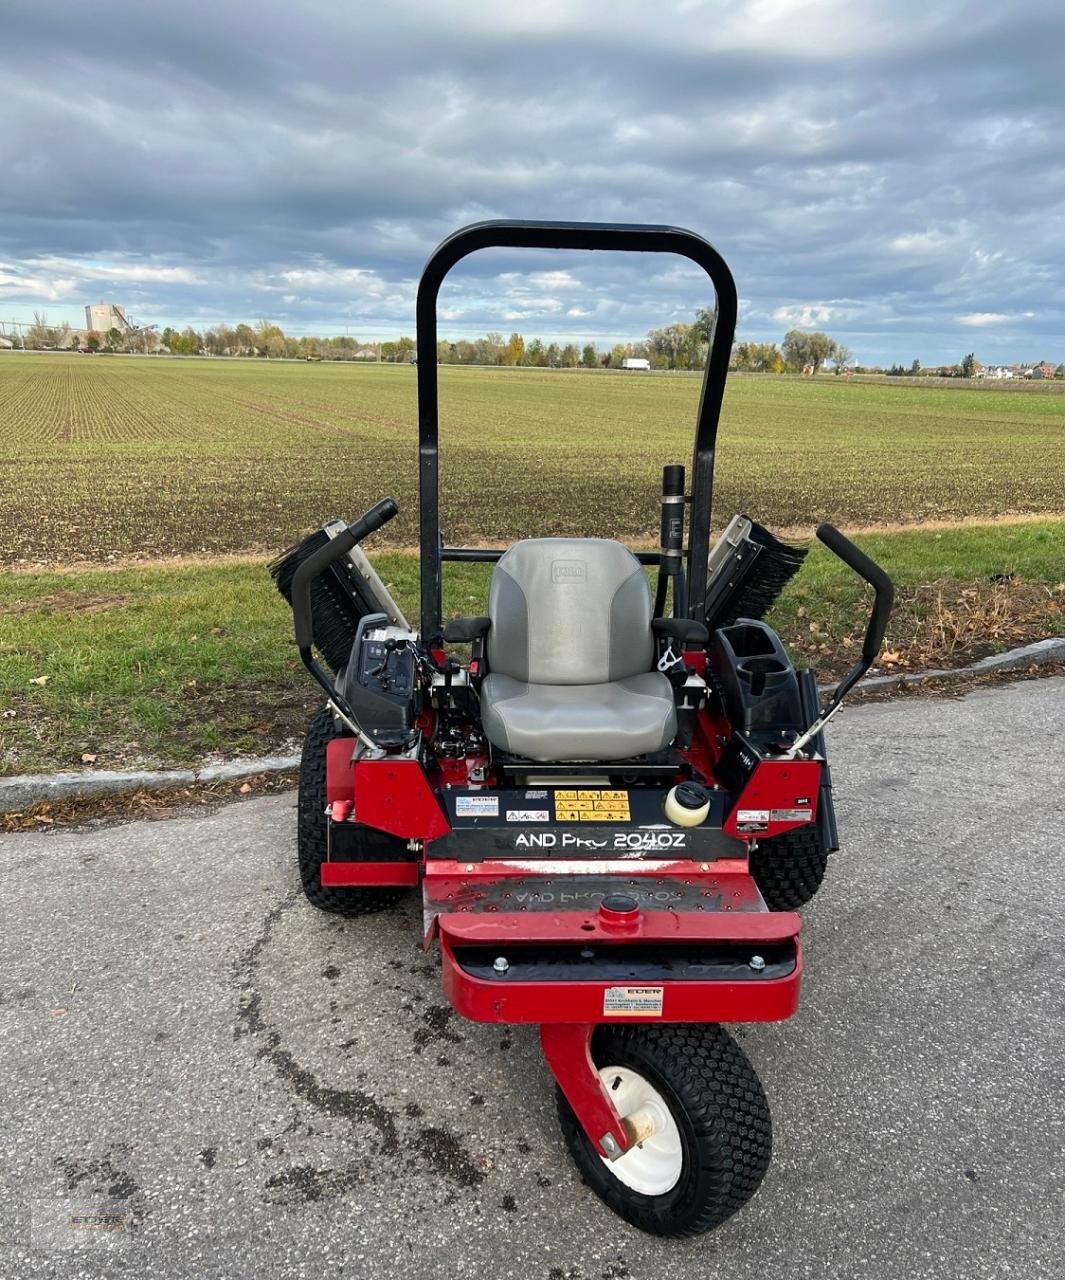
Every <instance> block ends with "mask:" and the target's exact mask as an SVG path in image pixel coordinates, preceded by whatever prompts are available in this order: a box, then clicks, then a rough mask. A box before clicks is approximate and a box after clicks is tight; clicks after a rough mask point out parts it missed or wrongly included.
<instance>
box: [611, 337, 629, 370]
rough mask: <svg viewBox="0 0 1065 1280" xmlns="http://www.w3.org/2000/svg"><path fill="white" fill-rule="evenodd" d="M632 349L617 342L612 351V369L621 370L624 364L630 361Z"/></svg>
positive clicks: (625, 344)
mask: <svg viewBox="0 0 1065 1280" xmlns="http://www.w3.org/2000/svg"><path fill="white" fill-rule="evenodd" d="M631 349H632V348H631V347H629V346H628V344H627V343H624V342H616V343H615V344H614V346H613V347H612V348H611V351H610V367H611V369H620V368H621V365H622V362H623V361H624V360H627V359H628V357H629V352H630V351H631Z"/></svg>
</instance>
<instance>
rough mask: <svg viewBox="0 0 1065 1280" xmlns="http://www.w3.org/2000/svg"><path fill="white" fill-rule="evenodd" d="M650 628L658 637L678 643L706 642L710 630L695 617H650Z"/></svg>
mask: <svg viewBox="0 0 1065 1280" xmlns="http://www.w3.org/2000/svg"><path fill="white" fill-rule="evenodd" d="M651 630H652V631H653V632H654V634H655V636H656V637H657V638H658V639H660V640H661V639H668V640H676V641H678V642H679V643H680V644H706V642H707V641H708V640H709V639H710V632H709V631H708V630H707V629H706V626H705V624H704V623H702V622H699V621H698V620H697V619H695V618H652V619H651Z"/></svg>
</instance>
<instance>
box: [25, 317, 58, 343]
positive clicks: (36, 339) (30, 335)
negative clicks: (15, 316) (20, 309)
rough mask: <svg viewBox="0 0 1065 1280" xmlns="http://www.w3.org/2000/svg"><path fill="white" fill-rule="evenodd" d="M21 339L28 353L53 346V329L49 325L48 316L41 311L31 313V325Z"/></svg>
mask: <svg viewBox="0 0 1065 1280" xmlns="http://www.w3.org/2000/svg"><path fill="white" fill-rule="evenodd" d="M23 338H24V340H25V344H26V347H27V349H28V350H30V351H41V350H43V349H44V348H46V347H54V346H55V329H53V328H52V327H51V326H50V325H49V323H48V316H47V315H46V314H45V313H44V312H43V311H35V312H34V313H33V324H31V325H30V327H29V328H28V329H27V330H26V332H25V334H24V335H23Z"/></svg>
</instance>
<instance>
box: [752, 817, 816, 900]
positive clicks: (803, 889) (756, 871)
mask: <svg viewBox="0 0 1065 1280" xmlns="http://www.w3.org/2000/svg"><path fill="white" fill-rule="evenodd" d="M827 866H828V850H827V849H826V848H825V842H824V840H823V838H822V836H821V832H820V831H819V830H818V828H817V826H816V825H815V824H814V823H809V824H808V825H806V826H805V827H796V828H795V829H794V830H793V831H785V832H784V834H783V835H782V836H774V837H773V838H772V839H771V840H759V841H758V848H757V849H755V851H754V852H753V853H752V854H751V858H750V868H751V875H752V876H753V877H754V882H755V884H756V885H757V886H758V891H759V892H760V893H761V895H762V897H763V898H764V899H765V905H766V906H767V907H768V908H769V910H770V911H794V909H795V908H796V907H801V906H804V905H805V904H806V903H807V902H809V901H810V899H811V898H812V897H813V896H814V894H815V893H816V892H817V891H818V889H820V887H821V881H822V880H823V879H824V878H825V868H826V867H827Z"/></svg>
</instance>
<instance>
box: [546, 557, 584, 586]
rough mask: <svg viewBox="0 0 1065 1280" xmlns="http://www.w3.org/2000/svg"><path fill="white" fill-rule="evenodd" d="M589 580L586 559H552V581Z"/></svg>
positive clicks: (581, 581) (580, 581) (582, 581)
mask: <svg viewBox="0 0 1065 1280" xmlns="http://www.w3.org/2000/svg"><path fill="white" fill-rule="evenodd" d="M587 580H588V564H587V561H585V560H552V561H551V581H552V582H565V583H572V582H579V583H584V582H587Z"/></svg>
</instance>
